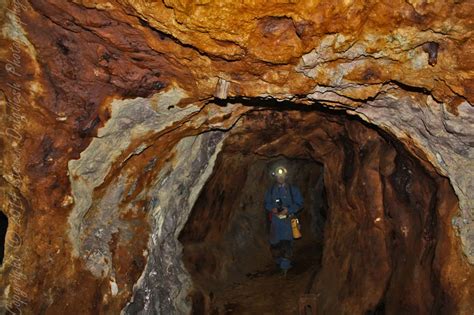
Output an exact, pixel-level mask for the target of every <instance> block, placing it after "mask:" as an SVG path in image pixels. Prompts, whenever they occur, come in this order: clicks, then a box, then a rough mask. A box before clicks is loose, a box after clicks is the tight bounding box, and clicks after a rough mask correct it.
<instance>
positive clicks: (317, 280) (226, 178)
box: [179, 101, 456, 314]
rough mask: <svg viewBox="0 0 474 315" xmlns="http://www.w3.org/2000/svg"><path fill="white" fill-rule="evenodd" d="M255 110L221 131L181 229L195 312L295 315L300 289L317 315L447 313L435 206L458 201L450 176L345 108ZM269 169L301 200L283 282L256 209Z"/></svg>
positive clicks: (290, 106) (282, 106) (261, 209)
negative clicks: (281, 168)
mask: <svg viewBox="0 0 474 315" xmlns="http://www.w3.org/2000/svg"><path fill="white" fill-rule="evenodd" d="M254 105H256V106H255V109H253V110H251V111H250V112H249V113H247V114H245V115H244V116H243V117H242V118H241V121H240V124H239V125H238V126H236V127H234V128H232V129H231V130H229V131H227V132H228V133H229V135H228V138H227V139H226V140H225V143H224V145H223V148H222V151H221V152H220V153H219V155H218V158H217V161H216V165H215V166H214V169H213V173H212V175H211V176H210V177H209V179H208V181H207V182H206V184H205V186H204V187H203V189H202V191H201V193H200V195H199V197H198V199H197V201H196V203H195V204H194V206H193V208H192V211H191V214H190V216H189V218H188V220H187V223H186V225H185V226H184V228H183V230H182V231H181V233H180V237H179V240H180V242H181V243H182V244H183V246H184V250H183V261H184V264H185V266H186V269H187V271H188V272H189V273H190V275H191V278H192V282H193V291H192V293H191V294H190V298H191V300H192V305H193V306H192V309H193V313H195V314H230V313H234V314H264V313H265V312H271V313H275V314H277V313H279V314H297V312H298V309H299V307H300V305H299V304H301V303H302V302H300V298H301V297H302V296H304V295H305V294H314V295H315V296H316V299H317V304H318V305H319V306H318V309H319V311H320V312H321V311H322V312H323V313H324V311H329V310H330V311H332V312H335V314H336V313H337V314H341V313H344V312H346V311H348V310H350V311H351V313H353V314H428V313H439V314H441V313H443V312H444V311H447V310H448V309H449V308H450V307H451V305H450V304H449V303H450V301H449V298H448V296H446V295H445V292H444V291H443V290H442V289H441V287H440V285H439V279H438V278H437V270H436V259H435V252H436V245H437V240H438V233H439V232H440V230H441V228H440V226H439V224H438V222H439V214H438V211H439V208H440V207H444V208H445V209H452V208H453V207H454V206H455V204H456V198H455V197H454V195H453V192H452V190H451V189H450V187H449V184H448V183H447V180H446V179H445V178H442V177H441V176H439V175H437V174H436V173H435V172H433V170H432V169H430V168H429V166H428V165H427V164H426V163H424V164H423V163H422V162H420V161H419V160H417V159H416V158H414V157H413V156H412V155H411V154H410V153H409V152H407V150H406V149H405V148H404V147H403V145H402V144H401V143H400V142H399V141H397V140H396V139H394V138H393V137H391V136H389V135H388V134H386V133H384V132H382V131H380V130H378V129H377V128H375V127H374V126H371V125H370V124H367V123H364V122H363V121H361V120H360V119H357V118H355V117H352V116H349V115H347V114H345V113H343V112H338V111H331V110H312V109H309V108H308V107H306V106H296V105H294V104H290V103H288V104H278V105H277V107H275V106H272V105H268V104H266V103H265V102H259V101H256V103H255V104H254ZM259 105H260V106H259ZM261 105H263V106H261ZM278 165H285V167H287V168H288V170H289V174H290V175H291V176H289V182H290V183H292V184H295V185H296V186H298V187H300V189H301V192H302V195H303V197H304V200H305V202H304V209H303V211H302V212H301V214H300V216H299V219H300V222H301V229H302V234H303V237H302V238H301V239H299V240H295V241H294V253H293V260H294V263H295V264H294V268H292V269H290V270H289V272H288V274H287V275H286V276H284V277H282V276H281V275H280V274H279V273H278V272H277V271H276V269H277V268H276V267H275V265H274V263H273V260H272V257H271V254H270V250H269V243H268V230H267V229H266V220H265V216H264V207H263V198H264V195H265V191H266V190H267V189H268V187H270V186H271V185H272V181H273V179H272V177H271V175H270V173H271V171H272V169H274V168H275V167H277V166H278ZM441 199H443V200H441ZM446 203H448V204H446ZM341 301H343V302H341ZM346 303H350V304H349V305H347V304H346ZM315 311H316V310H315ZM308 314H309V312H308Z"/></svg>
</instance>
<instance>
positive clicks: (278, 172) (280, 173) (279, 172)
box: [272, 166, 287, 176]
mask: <svg viewBox="0 0 474 315" xmlns="http://www.w3.org/2000/svg"><path fill="white" fill-rule="evenodd" d="M286 173H287V170H286V168H284V167H281V166H280V167H277V168H276V169H275V171H273V172H272V175H273V176H285V175H286Z"/></svg>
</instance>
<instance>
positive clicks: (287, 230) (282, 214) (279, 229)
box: [265, 167, 303, 275]
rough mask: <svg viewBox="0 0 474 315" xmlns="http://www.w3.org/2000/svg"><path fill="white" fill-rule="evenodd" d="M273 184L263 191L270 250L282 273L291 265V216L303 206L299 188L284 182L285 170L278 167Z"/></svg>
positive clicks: (274, 173) (273, 174)
mask: <svg viewBox="0 0 474 315" xmlns="http://www.w3.org/2000/svg"><path fill="white" fill-rule="evenodd" d="M272 176H273V177H274V179H275V182H274V183H273V185H272V186H271V187H270V188H269V189H268V190H267V192H266V193H265V210H266V214H267V218H268V220H270V238H269V242H270V250H271V252H272V256H273V258H274V259H275V262H276V264H277V265H278V266H279V268H280V270H281V271H282V273H283V274H284V275H286V272H287V271H288V269H290V268H291V267H292V265H291V257H292V254H293V233H292V229H291V218H292V217H293V216H295V214H296V213H297V212H298V211H300V209H302V207H303V197H302V196H301V193H300V190H299V189H298V188H297V187H296V186H293V185H290V184H288V183H287V182H286V178H287V170H286V168H284V167H278V168H277V169H276V170H275V171H274V172H272Z"/></svg>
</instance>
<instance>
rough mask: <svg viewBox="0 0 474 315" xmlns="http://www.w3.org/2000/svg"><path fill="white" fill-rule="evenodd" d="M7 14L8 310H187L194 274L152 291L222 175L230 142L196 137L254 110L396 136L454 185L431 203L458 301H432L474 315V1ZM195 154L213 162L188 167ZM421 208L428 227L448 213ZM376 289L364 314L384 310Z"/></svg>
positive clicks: (4, 184)
mask: <svg viewBox="0 0 474 315" xmlns="http://www.w3.org/2000/svg"><path fill="white" fill-rule="evenodd" d="M0 12H1V13H0V21H1V25H2V36H1V38H0V41H1V45H0V47H1V48H0V62H1V66H2V67H1V68H2V72H0V78H1V83H0V84H1V85H0V90H1V93H0V95H1V97H0V104H1V107H0V108H1V113H2V119H3V121H2V122H3V124H2V126H4V128H3V129H2V142H1V150H2V157H3V159H2V164H1V166H2V178H1V183H0V187H1V190H2V204H1V208H2V210H3V211H4V212H5V213H6V215H7V216H8V218H9V223H10V224H9V229H8V232H7V239H6V252H5V259H4V263H3V265H2V268H1V274H2V277H1V280H0V283H1V286H2V288H4V289H5V290H4V301H5V302H4V305H3V307H4V308H8V309H10V310H11V311H13V312H16V313H20V311H23V312H29V313H42V312H46V310H47V311H48V312H50V313H65V312H71V311H72V310H74V311H75V312H80V313H96V312H105V313H107V312H111V313H114V312H115V313H116V312H117V311H118V310H120V309H122V308H124V307H125V308H126V311H125V312H128V313H137V312H139V311H138V310H137V308H136V307H137V306H136V305H139V306H138V309H140V310H141V309H142V308H143V307H144V306H143V305H145V304H144V303H145V302H143V303H141V302H140V303H138V302H137V301H138V300H139V299H140V296H142V297H143V298H145V297H147V296H148V297H150V298H151V297H153V298H151V300H147V303H148V304H147V305H148V306H147V307H148V308H147V309H146V310H144V311H140V312H145V313H147V312H148V313H149V314H151V313H153V312H154V311H156V310H159V311H160V312H165V313H166V312H168V311H173V310H176V311H179V312H185V311H186V310H187V309H189V305H188V306H186V305H187V304H186V303H184V302H182V300H183V299H184V297H182V296H180V298H176V296H177V295H179V293H177V292H178V291H180V290H181V289H176V290H175V289H171V288H173V287H174V286H175V285H178V284H177V283H178V282H177V281H178V280H177V279H178V278H179V275H178V274H180V272H181V271H182V266H180V265H179V264H178V265H177V266H176V269H175V270H172V271H169V272H170V273H169V274H167V275H169V279H168V278H167V280H165V279H163V281H162V285H163V286H162V287H160V289H158V287H157V288H156V291H154V289H151V286H152V283H153V285H158V284H156V283H157V282H155V281H151V282H150V279H152V278H149V277H154V276H153V275H150V273H149V271H150V269H149V268H155V269H154V271H156V272H157V273H158V274H160V275H163V272H165V271H164V270H165V269H166V268H165V266H168V265H169V264H170V262H171V261H173V262H176V261H177V260H176V259H177V258H176V256H174V255H171V256H169V259H170V260H169V261H160V260H159V259H157V256H156V252H154V251H155V250H157V248H155V247H154V246H155V245H154V244H155V243H153V236H154V235H156V236H155V238H156V237H158V236H160V237H163V239H162V240H164V239H166V237H165V235H168V236H169V235H171V234H174V236H175V237H177V236H178V234H179V231H180V228H181V227H182V226H183V225H184V223H185V221H186V219H185V217H180V218H173V219H172V220H171V222H170V223H169V225H168V227H166V228H165V226H166V224H165V223H164V222H165V221H163V217H162V216H163V215H164V214H165V213H166V214H169V215H167V216H166V217H168V216H171V217H173V213H176V211H177V209H176V207H179V208H180V210H182V214H183V215H185V214H186V213H188V212H189V211H190V208H191V207H192V205H191V204H192V200H195V198H196V196H197V194H198V192H199V190H200V187H202V185H204V181H205V178H206V176H209V173H210V172H211V169H212V167H211V166H212V160H213V156H215V154H217V151H218V149H217V148H218V147H219V146H218V144H217V143H218V142H219V141H218V139H220V138H219V137H218V136H215V137H216V138H213V137H212V136H209V137H208V136H197V135H198V134H200V133H202V132H208V131H210V130H221V131H224V130H228V129H229V128H231V127H232V126H234V125H235V123H236V122H237V120H238V119H239V117H240V116H241V115H242V114H243V113H245V112H247V111H248V110H249V108H250V106H248V105H249V104H247V105H246V106H242V105H240V104H238V103H246V102H247V100H248V99H249V98H253V99H254V100H274V101H282V100H287V101H288V100H289V101H291V102H293V103H299V104H305V105H307V106H312V108H318V109H320V108H322V107H330V108H336V109H342V110H345V111H346V112H347V113H349V114H353V115H358V116H360V117H362V118H363V119H365V120H367V121H368V122H369V123H371V124H373V125H376V126H378V127H379V128H381V129H383V130H385V131H386V132H388V133H389V134H391V135H392V136H395V137H396V138H398V139H399V140H400V141H401V142H402V144H403V147H404V149H405V150H407V151H408V152H409V153H410V155H411V156H413V157H414V158H416V161H414V162H407V163H408V164H410V163H415V164H413V165H417V164H416V163H420V165H422V166H423V167H424V169H425V170H426V171H427V172H428V174H429V176H430V177H432V178H435V176H433V174H434V173H435V172H436V173H439V174H441V175H443V176H446V179H433V180H432V181H434V182H433V183H432V184H433V185H435V186H436V187H438V188H436V189H435V190H434V191H430V192H429V193H428V195H430V196H432V197H431V198H432V199H433V198H435V197H433V196H436V199H437V203H436V204H437V206H436V207H435V210H436V212H437V216H436V217H437V218H438V221H437V222H438V223H437V227H438V228H437V231H436V233H435V234H436V235H437V239H438V245H437V246H436V247H435V248H436V250H435V251H436V252H438V251H439V252H438V254H437V255H435V256H433V257H436V258H435V260H434V264H435V265H436V268H435V270H438V271H437V272H438V274H439V275H438V278H439V281H440V286H439V287H440V288H449V289H446V290H448V292H445V293H440V292H441V291H436V290H437V289H436V290H435V289H432V290H431V296H432V297H433V298H434V297H437V296H438V294H441V295H440V296H444V297H446V296H449V295H450V294H451V295H452V297H450V299H448V298H447V300H449V301H451V302H450V303H452V305H451V304H449V303H448V304H446V309H448V310H454V309H455V308H453V307H454V306H457V307H458V310H457V311H458V312H460V313H466V314H468V313H472V305H471V304H469V303H467V302H466V301H467V300H468V297H469V294H471V295H472V286H469V285H468V284H466V283H472V281H470V282H469V281H468V280H466V279H470V278H469V277H472V276H470V275H472V263H474V238H473V231H474V213H473V212H474V206H473V200H474V196H473V192H474V189H473V182H472V179H471V178H472V176H471V174H472V173H473V171H474V164H473V162H472V161H473V155H474V153H473V144H472V136H473V130H474V129H473V128H472V127H473V124H474V122H473V118H472V111H473V109H472V104H473V101H474V95H473V94H472V91H473V90H474V89H473V84H474V81H473V80H472V69H473V61H472V58H471V51H472V48H473V39H472V38H473V36H472V22H471V16H472V14H473V12H474V8H473V5H472V2H471V1H454V0H453V1H436V2H429V1H401V0H400V1H393V0H391V1H388V0H387V1H362V0H360V1H358V0H348V1H339V2H334V1H329V0H321V1H314V2H305V1H270V2H265V4H263V3H262V2H259V1H245V2H235V1H226V2H212V1H205V0H200V1H183V0H180V1H174V0H167V1H158V2H153V3H150V2H142V1H115V0H112V1H107V2H105V1H96V0H90V1H89V0H83V1H81V0H77V1H72V2H59V1H43V0H30V1H27V0H8V1H4V2H1V3H0ZM216 97H217V98H220V99H227V100H222V101H220V102H217V103H219V104H213V103H212V102H211V101H212V100H213V99H214V98H216ZM227 101H229V102H230V103H232V104H230V105H228V106H224V105H226V103H227ZM270 102H271V101H270ZM279 104H280V103H278V102H275V103H274V104H273V105H275V106H279ZM280 105H282V104H280ZM269 117H272V116H271V115H269ZM269 119H270V118H269ZM301 119H302V120H304V119H303V118H301ZM307 128H309V129H311V128H313V129H314V126H308V127H307ZM298 132H303V131H301V130H300V131H298ZM350 132H352V131H350ZM350 132H349V134H350ZM210 134H211V133H210ZM210 134H209V135H210ZM218 134H219V132H216V133H215V135H218ZM356 136H357V135H356V134H354V137H356ZM188 137H191V138H190V139H192V137H196V140H195V141H194V142H193V144H189V143H188V142H187V141H189V139H188V140H182V139H187V138H188ZM182 141H184V142H182ZM255 141H257V140H255ZM193 145H195V146H193ZM200 146H201V148H203V146H204V147H206V148H207V147H209V149H206V150H207V151H206V150H204V149H202V150H200V149H199V147H200ZM180 148H181V149H180ZM183 148H188V149H187V150H185V152H186V153H182V152H183V151H179V150H183ZM262 150H264V148H262ZM318 150H322V151H321V152H323V151H324V148H318ZM198 151H199V152H201V153H199V152H198ZM273 153H274V152H273ZM273 153H272V154H273ZM183 154H184V155H185V157H191V156H196V159H198V158H197V156H201V154H202V155H203V156H202V160H200V162H196V163H197V164H198V165H191V164H187V163H188V162H190V161H184V160H183V159H184V157H183V156H182V155H183ZM407 159H408V161H412V159H413V158H412V157H408V158H407ZM180 161H181V162H180ZM369 162H370V163H376V162H377V161H375V160H368V161H366V162H363V163H362V162H361V163H362V165H366V164H364V163H369ZM382 162H383V161H381V162H380V163H382ZM183 163H184V164H183ZM384 163H387V165H392V167H393V164H394V163H395V165H399V164H397V163H398V162H393V161H392V162H388V161H385V162H384ZM400 163H401V162H400ZM186 165H187V166H186ZM186 167H192V168H193V169H194V168H196V171H198V170H201V174H200V175H199V176H198V175H196V174H194V175H192V176H190V178H187V179H186V180H187V182H186V183H187V184H186V185H183V187H182V192H183V194H184V195H186V197H183V199H180V200H176V201H173V202H171V203H168V202H165V204H167V207H168V206H169V208H167V209H168V210H163V211H157V210H156V209H157V208H156V207H157V206H156V204H155V201H153V200H154V199H153V197H154V195H153V196H152V194H153V193H155V190H154V189H156V188H157V187H160V186H159V184H158V183H159V182H160V181H165V180H166V178H170V181H171V180H172V179H173V178H175V179H176V180H179V178H180V176H183V175H182V174H180V173H179V172H184V169H186ZM367 167H368V168H369V169H370V167H369V165H368V164H367ZM371 167H373V165H372V166H371ZM387 167H388V166H387ZM408 168H409V169H411V168H410V167H408ZM167 169H168V170H173V169H174V170H178V171H177V173H176V174H174V173H170V174H169V175H168V176H165V175H164V174H167V173H163V172H164V171H165V170H167ZM181 170H183V171H181ZM412 171H414V170H412ZM186 172H187V171H186ZM335 172H336V171H335ZM364 175H367V176H373V175H372V173H370V172H369V173H367V174H364ZM198 177H199V179H198ZM333 178H335V177H334V176H333ZM363 178H364V176H363V177H361V179H360V180H363ZM448 180H449V184H448V183H447V182H448ZM171 182H173V181H171ZM351 185H354V184H348V186H347V189H349V190H350V189H352V188H351V187H352V186H351ZM380 185H381V184H378V186H377V187H378V189H379V192H380V191H383V194H390V192H389V191H385V190H382V188H381V186H380ZM395 186H396V185H395ZM421 186H422V185H421V184H416V185H415V184H414V186H413V187H414V188H413V189H415V190H414V191H415V192H423V189H425V188H423V187H421ZM451 186H452V189H454V192H455V194H456V197H457V198H455V197H454V196H452V195H451V194H450V190H451ZM178 187H179V186H178ZM373 189H375V188H373ZM384 189H385V188H384ZM173 193H175V191H173ZM380 194H382V193H381V192H380ZM380 194H379V196H380ZM333 197H334V196H333ZM412 202H414V201H413V200H410V199H408V200H406V201H405V206H406V207H408V205H410V207H411V206H412V205H411V203H412ZM420 203H421V204H422V205H423V206H420V207H421V208H423V209H425V210H423V211H425V212H423V213H426V215H423V216H422V218H423V220H422V222H424V223H426V222H429V220H428V219H427V218H428V217H429V215H428V214H429V213H432V210H430V211H431V212H430V211H428V210H426V209H428V208H429V209H433V208H432V207H431V208H430V207H429V206H427V204H428V203H429V202H428V200H426V199H422V200H417V201H415V204H420ZM181 208H182V209H181ZM168 211H169V212H168ZM378 211H381V210H378ZM404 211H405V210H404ZM406 211H408V210H406ZM406 211H405V212H406ZM426 211H428V212H426ZM155 212H157V213H162V214H158V217H159V218H161V219H159V220H158V219H156V218H155V217H154V216H153V215H152V213H155ZM180 213H181V212H180ZM361 213H362V212H361ZM363 213H365V212H363ZM427 216H428V217H427ZM341 219H343V217H341ZM420 220H421V219H420ZM426 220H428V221H426ZM163 231H164V233H165V234H161V233H162V232H163ZM170 233H171V234H170ZM433 233H434V232H433ZM456 233H457V234H458V236H456ZM341 237H342V238H343V234H341ZM416 239H417V240H419V238H416ZM338 240H339V239H337V238H335V239H334V242H335V243H334V245H335V246H336V245H337V244H338ZM156 241H158V239H156ZM412 241H413V242H414V240H411V241H410V242H412ZM341 242H343V241H342V240H341ZM163 244H166V246H165V245H163V246H165V247H166V248H164V249H163V250H164V251H166V250H168V252H173V253H174V254H176V253H175V252H174V251H175V250H176V251H179V243H177V242H175V241H173V240H168V241H166V242H165V243H163ZM361 244H363V242H362V241H361ZM420 246H421V245H420ZM423 246H425V247H426V246H428V245H426V244H425V245H423ZM334 248H337V246H336V247H334ZM448 253H449V254H448ZM328 255H330V253H328V254H326V253H325V257H329V256H328ZM357 257H358V256H357ZM354 259H356V260H355V261H358V260H357V259H359V258H354ZM413 259H415V258H413ZM467 261H468V262H469V263H471V265H468V264H467ZM150 272H151V271H150ZM397 272H400V271H397ZM58 275H59V276H58ZM425 276H426V275H424V277H425ZM184 278H186V276H184ZM172 279H174V280H172ZM166 281H170V282H166ZM179 281H181V282H182V283H183V284H182V285H178V286H179V287H180V288H181V287H183V288H184V287H186V283H187V280H186V279H179ZM361 281H362V280H361ZM466 281H467V282H466ZM160 283H161V282H160ZM336 283H338V285H342V283H343V280H339V281H338V282H336ZM422 283H424V282H422ZM160 285H161V284H160ZM158 286H159V285H158ZM134 287H135V289H134ZM164 288H166V289H164ZM335 288H337V286H335ZM160 290H161V291H160ZM387 290H388V291H387V292H389V293H390V292H392V291H391V290H394V291H393V292H395V291H396V292H400V291H399V289H395V288H393V289H392V287H388V289H387ZM164 291H166V292H164ZM133 292H135V295H134V294H133ZM141 292H147V293H146V294H142V293H141ZM157 292H161V293H157ZM153 294H158V295H153ZM344 294H346V295H345V296H347V297H348V298H349V297H356V295H352V293H351V292H346V293H344ZM377 294H378V296H382V293H380V290H378V291H377V293H374V294H373V295H372V299H371V300H366V301H364V303H365V304H364V305H366V306H371V307H372V306H373V307H375V306H374V305H372V304H374V303H375V302H374V301H375V300H377V299H376V298H375V297H376V296H377ZM132 295H133V297H132ZM174 298H176V300H174V301H171V300H170V299H174ZM392 300H393V299H392ZM65 301H67V302H65ZM413 303H414V302H413ZM413 303H412V302H409V303H408V304H407V307H408V309H410V310H413V308H412V307H414V306H413V305H414V304H413ZM453 305H454V306H453ZM341 307H345V306H344V305H341ZM380 307H382V306H380ZM385 307H387V308H389V306H388V304H386V305H385ZM420 307H424V308H422V309H421V311H422V310H426V309H427V306H426V305H425V306H423V305H421V306H420Z"/></svg>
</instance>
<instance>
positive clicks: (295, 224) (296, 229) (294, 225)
mask: <svg viewBox="0 0 474 315" xmlns="http://www.w3.org/2000/svg"><path fill="white" fill-rule="evenodd" d="M291 230H292V231H293V238H294V239H296V240H297V239H299V238H301V237H302V235H301V231H300V222H299V221H298V219H297V218H293V219H291Z"/></svg>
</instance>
